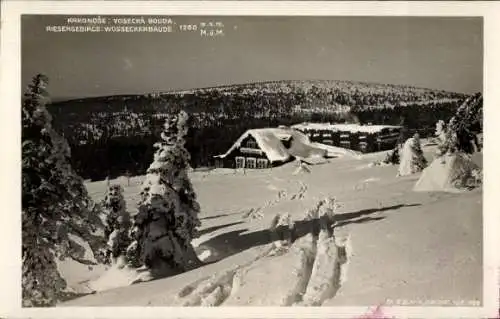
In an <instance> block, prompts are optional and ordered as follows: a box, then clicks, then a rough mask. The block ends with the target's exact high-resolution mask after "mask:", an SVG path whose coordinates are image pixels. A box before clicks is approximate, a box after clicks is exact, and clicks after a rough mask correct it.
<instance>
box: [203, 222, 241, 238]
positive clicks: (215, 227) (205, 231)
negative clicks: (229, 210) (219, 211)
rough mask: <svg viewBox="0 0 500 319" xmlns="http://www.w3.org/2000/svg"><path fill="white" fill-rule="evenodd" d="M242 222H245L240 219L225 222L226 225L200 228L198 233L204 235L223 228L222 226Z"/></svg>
mask: <svg viewBox="0 0 500 319" xmlns="http://www.w3.org/2000/svg"><path fill="white" fill-rule="evenodd" d="M242 223H243V222H242V221H239V222H234V223H229V224H224V225H217V226H212V227H208V228H205V229H202V230H200V231H199V232H198V234H199V236H202V235H205V234H208V233H211V232H214V231H216V230H219V229H222V228H226V227H231V226H234V225H238V224H242Z"/></svg>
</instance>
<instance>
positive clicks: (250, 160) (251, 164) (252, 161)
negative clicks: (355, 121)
mask: <svg viewBox="0 0 500 319" xmlns="http://www.w3.org/2000/svg"><path fill="white" fill-rule="evenodd" d="M256 163H257V159H256V158H255V157H247V158H246V167H247V168H255V167H256V166H257V165H256Z"/></svg>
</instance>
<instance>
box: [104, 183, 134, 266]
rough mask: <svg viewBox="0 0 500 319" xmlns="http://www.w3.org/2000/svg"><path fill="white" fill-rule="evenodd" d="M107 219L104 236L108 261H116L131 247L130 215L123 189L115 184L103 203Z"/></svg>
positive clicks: (110, 188) (109, 188)
mask: <svg viewBox="0 0 500 319" xmlns="http://www.w3.org/2000/svg"><path fill="white" fill-rule="evenodd" d="M101 207H102V208H103V214H104V217H105V222H104V224H105V230H104V236H105V237H106V239H107V242H108V250H107V259H108V260H107V261H108V262H109V261H114V260H116V258H118V257H119V256H121V255H124V254H125V252H126V249H127V247H128V246H129V245H130V242H131V240H130V237H129V230H130V227H131V221H130V214H129V213H128V212H127V207H126V203H125V199H124V197H123V187H121V186H120V185H116V184H113V185H111V186H109V187H108V190H107V192H106V196H105V197H104V200H103V201H102V203H101Z"/></svg>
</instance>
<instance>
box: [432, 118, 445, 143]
mask: <svg viewBox="0 0 500 319" xmlns="http://www.w3.org/2000/svg"><path fill="white" fill-rule="evenodd" d="M434 135H436V137H437V138H438V141H439V143H442V142H443V141H444V140H445V138H446V123H445V122H444V121H443V120H439V121H438V122H437V123H436V131H435V133H434Z"/></svg>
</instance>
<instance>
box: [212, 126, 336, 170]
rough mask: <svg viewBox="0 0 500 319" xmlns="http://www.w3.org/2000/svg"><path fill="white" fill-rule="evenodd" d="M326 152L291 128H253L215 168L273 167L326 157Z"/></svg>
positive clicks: (217, 159) (222, 157)
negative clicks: (298, 159) (302, 159)
mask: <svg viewBox="0 0 500 319" xmlns="http://www.w3.org/2000/svg"><path fill="white" fill-rule="evenodd" d="M326 155H327V152H326V151H325V150H324V149H321V148H318V147H315V146H313V145H311V143H310V141H309V138H308V137H307V136H306V135H304V134H303V133H301V132H299V131H297V130H294V129H291V128H284V127H280V128H261V129H251V130H248V131H246V132H245V133H244V134H243V135H241V136H240V137H239V138H238V140H236V142H235V143H234V144H233V145H232V146H231V147H230V148H229V150H228V151H227V152H226V153H225V154H222V155H217V156H215V166H216V167H219V168H221V167H225V168H249V169H253V168H261V169H262V168H270V167H274V166H279V165H282V164H284V163H287V162H289V161H292V160H294V159H296V158H317V157H323V158H324V157H326Z"/></svg>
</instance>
